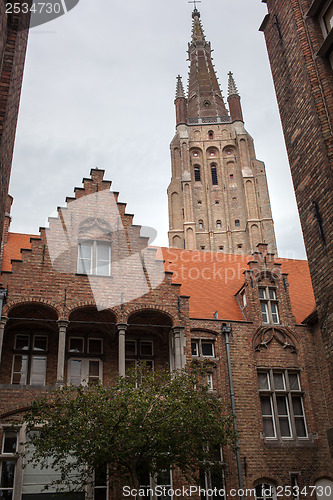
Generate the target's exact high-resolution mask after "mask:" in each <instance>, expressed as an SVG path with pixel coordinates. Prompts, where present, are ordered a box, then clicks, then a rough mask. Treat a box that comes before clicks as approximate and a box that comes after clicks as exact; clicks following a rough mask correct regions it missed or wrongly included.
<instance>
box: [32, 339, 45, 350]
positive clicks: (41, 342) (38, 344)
mask: <svg viewBox="0 0 333 500" xmlns="http://www.w3.org/2000/svg"><path fill="white" fill-rule="evenodd" d="M46 350H47V337H46V336H41V335H35V336H34V351H46Z"/></svg>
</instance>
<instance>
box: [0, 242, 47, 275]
mask: <svg viewBox="0 0 333 500" xmlns="http://www.w3.org/2000/svg"><path fill="white" fill-rule="evenodd" d="M30 238H39V236H35V235H33V234H22V233H8V240H7V245H5V246H4V248H3V257H2V266H1V271H11V270H12V264H11V259H18V260H20V259H21V258H22V254H21V248H31V243H30Z"/></svg>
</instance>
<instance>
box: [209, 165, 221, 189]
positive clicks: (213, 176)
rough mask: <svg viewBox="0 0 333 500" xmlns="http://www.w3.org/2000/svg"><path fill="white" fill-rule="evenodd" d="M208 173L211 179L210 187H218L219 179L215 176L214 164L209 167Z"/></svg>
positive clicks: (215, 167) (215, 168)
mask: <svg viewBox="0 0 333 500" xmlns="http://www.w3.org/2000/svg"><path fill="white" fill-rule="evenodd" d="M210 173H211V178H212V186H218V185H219V179H218V175H217V165H216V163H212V164H211V165H210Z"/></svg>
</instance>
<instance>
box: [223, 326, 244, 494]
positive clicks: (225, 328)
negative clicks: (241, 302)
mask: <svg viewBox="0 0 333 500" xmlns="http://www.w3.org/2000/svg"><path fill="white" fill-rule="evenodd" d="M231 332H232V328H231V326H230V325H227V324H226V323H222V333H223V334H224V337H225V348H226V353H227V365H228V374H229V384H230V398H231V408H232V413H233V418H234V430H235V433H236V436H237V437H236V460H237V470H238V483H239V488H240V489H241V490H243V476H242V464H241V457H240V449H239V439H238V434H237V418H236V405H235V393H234V384H233V380H232V371H231V361H230V346H229V335H230V334H231ZM239 496H240V498H241V500H243V499H244V495H239Z"/></svg>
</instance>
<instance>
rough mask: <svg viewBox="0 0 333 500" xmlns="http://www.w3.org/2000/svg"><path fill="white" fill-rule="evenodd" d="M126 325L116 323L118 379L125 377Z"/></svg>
mask: <svg viewBox="0 0 333 500" xmlns="http://www.w3.org/2000/svg"><path fill="white" fill-rule="evenodd" d="M127 326H128V325H127V324H126V323H118V324H117V329H118V366H119V375H120V377H125V334H126V329H127Z"/></svg>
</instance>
